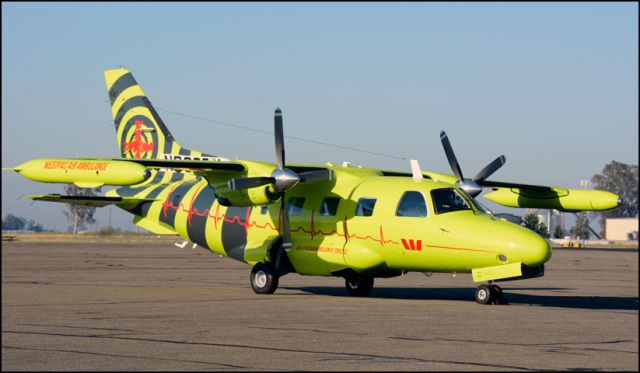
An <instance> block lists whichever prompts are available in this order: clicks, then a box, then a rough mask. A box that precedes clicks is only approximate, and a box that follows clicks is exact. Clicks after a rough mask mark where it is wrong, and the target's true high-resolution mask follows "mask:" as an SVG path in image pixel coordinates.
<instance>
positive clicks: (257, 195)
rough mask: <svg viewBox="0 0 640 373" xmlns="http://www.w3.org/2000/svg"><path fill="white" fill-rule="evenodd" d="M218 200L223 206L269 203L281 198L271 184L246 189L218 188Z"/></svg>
mask: <svg viewBox="0 0 640 373" xmlns="http://www.w3.org/2000/svg"><path fill="white" fill-rule="evenodd" d="M216 196H217V198H218V202H220V204H221V205H223V206H260V205H269V204H271V203H274V202H276V201H277V200H278V199H280V195H279V194H278V193H274V192H272V191H271V187H270V186H261V187H257V188H251V189H244V190H231V189H228V188H224V189H222V190H220V189H217V190H216Z"/></svg>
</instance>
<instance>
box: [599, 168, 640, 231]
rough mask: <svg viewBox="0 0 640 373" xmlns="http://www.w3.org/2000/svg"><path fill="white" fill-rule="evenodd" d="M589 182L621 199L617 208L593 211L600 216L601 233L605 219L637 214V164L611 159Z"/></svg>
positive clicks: (603, 229) (630, 216)
mask: <svg viewBox="0 0 640 373" xmlns="http://www.w3.org/2000/svg"><path fill="white" fill-rule="evenodd" d="M591 182H592V183H593V185H594V187H595V189H600V190H606V191H608V192H611V193H615V194H617V195H618V196H620V198H621V199H622V203H620V206H618V207H617V208H615V209H612V210H607V211H598V212H596V213H594V215H595V216H599V217H600V218H601V220H600V226H601V227H602V233H604V231H605V226H606V219H609V218H632V217H635V216H638V165H632V164H626V163H622V162H616V161H612V162H611V163H609V164H607V165H606V166H604V169H602V173H600V174H596V175H593V177H592V178H591ZM601 235H603V234H601Z"/></svg>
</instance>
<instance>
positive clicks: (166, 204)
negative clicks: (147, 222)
mask: <svg viewBox="0 0 640 373" xmlns="http://www.w3.org/2000/svg"><path fill="white" fill-rule="evenodd" d="M174 189H175V187H174V188H173V189H172V190H171V191H170V192H169V193H168V194H167V197H166V198H165V200H164V202H163V204H162V211H163V212H164V215H165V217H166V216H167V209H172V210H176V211H177V210H178V209H181V210H182V211H184V212H186V213H187V223H188V224H189V225H191V216H193V215H197V216H201V217H202V216H208V217H209V218H211V219H213V221H214V227H215V229H216V230H217V229H218V222H219V221H223V222H226V223H236V224H238V225H240V226H241V227H243V228H244V229H245V232H246V233H247V234H249V230H250V229H251V228H258V229H271V230H273V231H275V232H278V233H280V229H279V228H278V227H274V226H273V225H271V223H266V224H264V225H260V224H258V223H256V222H255V221H251V222H250V221H249V218H250V215H251V208H250V207H247V214H246V215H245V221H244V222H243V221H241V220H240V218H239V217H238V216H234V217H233V218H231V219H228V218H226V217H225V216H224V215H220V214H219V213H218V212H219V209H220V204H217V205H216V211H215V213H213V214H211V213H210V209H208V208H206V209H204V211H198V209H197V208H195V207H193V202H194V201H195V198H196V196H197V194H198V192H199V191H200V189H202V186H200V187H199V188H198V190H196V191H195V193H194V194H193V197H192V198H191V205H190V207H189V208H186V207H185V206H184V204H183V203H180V205H178V206H176V205H174V204H173V202H170V201H169V199H170V198H171V193H173V190H174ZM312 215H313V212H312ZM278 225H281V223H280V222H279V224H278ZM314 225H315V224H314V223H313V222H312V225H311V230H306V229H304V227H302V226H298V227H297V228H295V229H293V228H292V229H291V232H301V231H302V232H303V233H306V234H309V235H310V236H311V239H312V240H313V237H314V236H316V235H323V236H331V235H337V236H339V237H345V236H346V235H345V234H344V233H339V232H337V231H335V230H333V231H331V232H324V231H322V230H315V226H314ZM347 232H348V231H347ZM347 238H348V239H351V238H356V239H359V240H371V241H374V242H379V243H380V245H382V246H384V244H387V243H390V244H394V245H399V244H400V243H399V242H397V241H393V240H385V239H384V235H383V232H382V226H380V238H374V237H372V236H358V235H357V234H350V235H348V236H347Z"/></svg>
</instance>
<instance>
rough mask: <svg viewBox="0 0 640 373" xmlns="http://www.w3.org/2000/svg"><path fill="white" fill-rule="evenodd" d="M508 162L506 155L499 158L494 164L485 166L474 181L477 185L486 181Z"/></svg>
mask: <svg viewBox="0 0 640 373" xmlns="http://www.w3.org/2000/svg"><path fill="white" fill-rule="evenodd" d="M506 161H507V158H505V156H504V155H501V156H499V157H498V158H496V159H494V160H493V162H491V163H489V164H488V165H486V166H485V168H483V169H482V170H480V172H478V174H477V175H476V176H474V177H473V181H475V182H476V183H479V182H482V181H484V180H485V179H486V178H488V177H489V176H491V174H493V173H494V172H496V171H497V170H498V169H499V168H500V167H502V165H503V164H504V163H505V162H506Z"/></svg>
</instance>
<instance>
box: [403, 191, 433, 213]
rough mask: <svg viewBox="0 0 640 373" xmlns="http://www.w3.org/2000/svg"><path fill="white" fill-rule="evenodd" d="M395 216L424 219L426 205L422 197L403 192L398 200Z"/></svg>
mask: <svg viewBox="0 0 640 373" xmlns="http://www.w3.org/2000/svg"><path fill="white" fill-rule="evenodd" d="M396 216H408V217H413V218H424V217H425V216H427V204H426V203H425V201H424V196H423V195H422V193H420V192H413V191H410V192H405V193H404V194H403V195H402V198H400V202H399V203H398V209H397V210H396Z"/></svg>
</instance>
